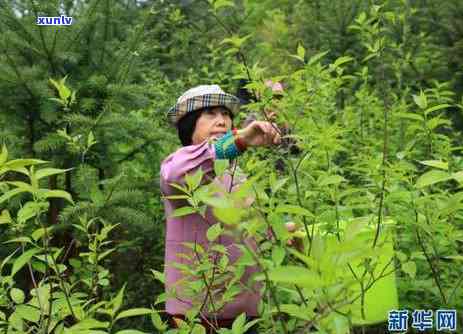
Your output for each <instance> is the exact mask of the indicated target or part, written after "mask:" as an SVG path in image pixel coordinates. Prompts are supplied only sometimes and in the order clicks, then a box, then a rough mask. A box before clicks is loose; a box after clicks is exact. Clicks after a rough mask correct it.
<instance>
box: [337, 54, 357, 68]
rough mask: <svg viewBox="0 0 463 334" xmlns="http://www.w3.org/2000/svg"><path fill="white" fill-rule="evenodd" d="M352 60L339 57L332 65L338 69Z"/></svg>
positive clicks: (347, 57)
mask: <svg viewBox="0 0 463 334" xmlns="http://www.w3.org/2000/svg"><path fill="white" fill-rule="evenodd" d="M352 60H354V58H352V57H349V56H342V57H339V58H338V59H336V61H335V62H334V64H333V65H334V66H335V67H339V66H341V65H342V64H344V63H347V62H349V61H352Z"/></svg>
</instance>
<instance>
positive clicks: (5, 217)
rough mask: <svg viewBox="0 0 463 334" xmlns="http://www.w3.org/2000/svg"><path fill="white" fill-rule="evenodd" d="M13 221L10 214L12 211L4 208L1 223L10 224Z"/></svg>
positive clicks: (0, 216)
mask: <svg viewBox="0 0 463 334" xmlns="http://www.w3.org/2000/svg"><path fill="white" fill-rule="evenodd" d="M12 222H13V219H12V218H11V216H10V212H9V211H8V210H7V209H4V210H2V214H1V215H0V225H2V224H10V223H12Z"/></svg>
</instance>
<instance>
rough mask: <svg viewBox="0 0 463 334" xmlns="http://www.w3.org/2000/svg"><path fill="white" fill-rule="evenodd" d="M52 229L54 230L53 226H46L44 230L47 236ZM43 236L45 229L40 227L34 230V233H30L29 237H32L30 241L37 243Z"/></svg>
mask: <svg viewBox="0 0 463 334" xmlns="http://www.w3.org/2000/svg"><path fill="white" fill-rule="evenodd" d="M54 229H55V226H54V225H53V226H48V227H47V228H46V232H47V234H51V233H52V232H53V230H54ZM44 234H45V228H43V227H40V228H38V229H36V230H35V231H34V232H32V234H31V237H32V239H34V241H37V240H40V238H42V237H43V235H44Z"/></svg>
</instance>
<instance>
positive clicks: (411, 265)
mask: <svg viewBox="0 0 463 334" xmlns="http://www.w3.org/2000/svg"><path fill="white" fill-rule="evenodd" d="M402 270H403V271H404V272H405V273H406V274H408V275H409V276H410V277H411V278H415V276H416V264H415V262H413V261H408V262H405V263H402Z"/></svg>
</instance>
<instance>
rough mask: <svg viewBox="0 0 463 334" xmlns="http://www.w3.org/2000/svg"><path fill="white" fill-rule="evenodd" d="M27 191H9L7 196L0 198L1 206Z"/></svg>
mask: <svg viewBox="0 0 463 334" xmlns="http://www.w3.org/2000/svg"><path fill="white" fill-rule="evenodd" d="M26 191H27V190H24V189H21V188H15V189H12V190H10V191H7V192H6V193H5V194H3V195H2V196H0V204H2V203H3V202H5V201H7V200H9V199H10V198H11V197H13V196H16V195H18V194H20V193H24V192H26Z"/></svg>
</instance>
